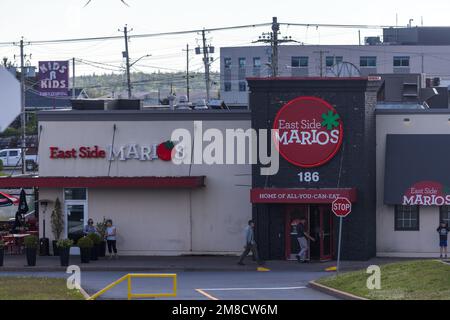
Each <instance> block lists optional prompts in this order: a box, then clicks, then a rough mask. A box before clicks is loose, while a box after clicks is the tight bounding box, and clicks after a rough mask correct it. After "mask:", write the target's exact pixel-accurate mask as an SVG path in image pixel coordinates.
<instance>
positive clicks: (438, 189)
mask: <svg viewBox="0 0 450 320" xmlns="http://www.w3.org/2000/svg"><path fill="white" fill-rule="evenodd" d="M402 200H403V201H402V204H403V205H410V206H418V205H421V206H443V205H447V206H448V205H450V188H448V187H446V186H444V185H442V184H441V183H439V182H436V181H420V182H417V183H415V184H413V185H412V186H410V187H409V188H408V189H407V190H406V192H405V193H404V194H403V199H402Z"/></svg>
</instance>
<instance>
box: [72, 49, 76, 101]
mask: <svg viewBox="0 0 450 320" xmlns="http://www.w3.org/2000/svg"><path fill="white" fill-rule="evenodd" d="M72 99H75V58H72Z"/></svg>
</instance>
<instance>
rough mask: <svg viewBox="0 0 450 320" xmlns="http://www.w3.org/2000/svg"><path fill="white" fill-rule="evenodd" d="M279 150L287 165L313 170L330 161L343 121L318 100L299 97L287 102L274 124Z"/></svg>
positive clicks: (339, 136)
mask: <svg viewBox="0 0 450 320" xmlns="http://www.w3.org/2000/svg"><path fill="white" fill-rule="evenodd" d="M273 129H275V130H274V137H273V139H274V140H275V143H276V145H277V148H278V151H279V153H280V154H281V156H282V157H283V158H285V159H286V160H287V161H289V162H290V163H292V164H294V165H296V166H299V167H303V168H313V167H318V166H321V165H323V164H325V163H327V162H328V161H330V160H331V159H332V158H333V157H334V156H335V155H336V153H337V152H338V151H339V148H340V147H341V145H342V139H343V131H344V130H343V126H342V120H341V118H340V116H339V114H338V113H337V112H336V110H335V109H334V108H333V107H332V106H331V105H330V104H329V103H328V102H326V101H325V100H323V99H320V98H317V97H298V98H296V99H293V100H291V101H289V102H288V103H286V104H285V105H284V106H283V107H282V108H281V109H280V111H279V112H278V113H277V115H276V117H275V121H274V126H273Z"/></svg>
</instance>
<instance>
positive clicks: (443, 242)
mask: <svg viewBox="0 0 450 320" xmlns="http://www.w3.org/2000/svg"><path fill="white" fill-rule="evenodd" d="M436 231H437V232H438V233H439V247H440V248H441V256H440V257H441V258H444V254H445V259H447V239H448V233H449V231H450V229H449V228H448V225H447V223H445V221H441V224H440V225H439V227H438V228H437V229H436Z"/></svg>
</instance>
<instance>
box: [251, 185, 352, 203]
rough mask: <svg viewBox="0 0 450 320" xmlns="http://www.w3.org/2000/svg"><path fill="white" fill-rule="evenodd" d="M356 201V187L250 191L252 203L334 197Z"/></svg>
mask: <svg viewBox="0 0 450 320" xmlns="http://www.w3.org/2000/svg"><path fill="white" fill-rule="evenodd" d="M341 197H342V198H348V199H349V200H350V201H351V202H355V201H356V188H340V189H276V188H267V189H263V188H255V189H252V190H251V191H250V200H251V202H252V203H332V202H333V201H334V199H336V198H341Z"/></svg>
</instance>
